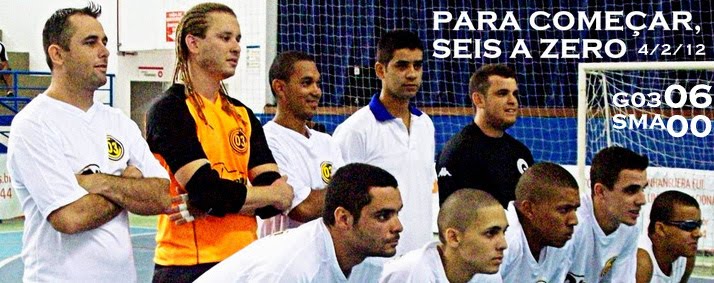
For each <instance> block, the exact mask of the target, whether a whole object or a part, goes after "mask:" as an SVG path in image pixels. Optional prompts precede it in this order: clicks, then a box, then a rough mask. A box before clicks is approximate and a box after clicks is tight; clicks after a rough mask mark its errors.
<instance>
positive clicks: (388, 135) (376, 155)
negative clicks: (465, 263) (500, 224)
mask: <svg viewBox="0 0 714 283" xmlns="http://www.w3.org/2000/svg"><path fill="white" fill-rule="evenodd" d="M378 97H379V94H377V95H375V96H374V97H373V98H372V101H371V102H370V104H369V105H368V106H366V107H363V108H362V109H360V110H358V111H357V112H355V113H354V114H352V116H350V117H349V118H347V120H345V121H344V122H343V123H342V124H340V125H339V126H338V127H337V129H336V130H335V133H334V134H333V135H332V136H333V137H334V139H335V141H336V142H337V144H339V145H340V149H341V150H342V157H343V159H344V160H345V163H353V162H361V163H367V164H370V165H374V166H377V167H380V168H382V169H384V170H387V172H389V173H391V174H392V175H394V177H395V178H396V179H397V182H398V183H399V192H400V193H401V196H402V203H403V205H404V207H403V208H402V210H401V211H400V212H399V220H400V221H401V222H402V225H403V226H404V232H402V233H401V238H400V240H399V245H398V246H397V255H401V254H404V253H406V252H409V251H412V250H415V249H418V248H421V247H422V246H424V245H425V244H427V243H429V242H431V241H432V239H433V232H432V230H431V224H432V222H433V220H432V207H431V206H432V193H431V191H432V189H433V187H434V182H435V181H436V171H435V169H434V151H435V142H434V124H433V123H432V121H431V118H429V116H428V115H426V113H422V112H421V111H419V110H417V109H416V108H415V107H410V112H411V126H410V129H409V131H407V128H406V126H405V124H404V122H403V121H402V119H400V118H394V117H393V116H392V115H391V114H389V112H388V111H387V110H386V108H384V105H382V103H381V102H379V98H378Z"/></svg>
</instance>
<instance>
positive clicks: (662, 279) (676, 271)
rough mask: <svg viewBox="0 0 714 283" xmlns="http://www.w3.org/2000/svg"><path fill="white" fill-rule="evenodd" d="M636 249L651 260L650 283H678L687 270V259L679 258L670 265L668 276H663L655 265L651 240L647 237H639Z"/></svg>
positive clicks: (657, 265)
mask: <svg viewBox="0 0 714 283" xmlns="http://www.w3.org/2000/svg"><path fill="white" fill-rule="evenodd" d="M638 247H639V248H640V249H643V250H645V251H646V252H647V254H648V255H649V256H650V260H652V279H651V280H650V282H651V283H679V282H680V281H681V280H682V276H684V271H685V270H686V269H687V258H686V257H682V256H680V257H679V258H677V260H675V261H674V262H673V263H672V272H671V273H670V275H669V276H667V275H666V274H664V272H662V270H661V269H660V268H659V264H657V259H656V258H655V256H654V252H652V240H650V237H649V236H647V235H643V236H642V237H640V240H639V243H638Z"/></svg>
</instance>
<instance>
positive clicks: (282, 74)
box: [268, 50, 315, 96]
mask: <svg viewBox="0 0 714 283" xmlns="http://www.w3.org/2000/svg"><path fill="white" fill-rule="evenodd" d="M300 61H310V62H315V59H314V58H312V56H310V55H307V53H305V52H302V51H294V50H291V51H285V52H282V53H280V54H278V55H277V56H275V59H273V63H272V64H271V65H270V71H268V84H269V85H271V87H270V91H271V92H273V96H275V90H274V89H273V87H272V84H273V80H275V79H278V80H282V81H286V82H287V81H288V80H290V74H292V73H293V71H294V70H295V63H297V62H300Z"/></svg>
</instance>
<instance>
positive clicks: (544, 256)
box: [499, 201, 573, 282]
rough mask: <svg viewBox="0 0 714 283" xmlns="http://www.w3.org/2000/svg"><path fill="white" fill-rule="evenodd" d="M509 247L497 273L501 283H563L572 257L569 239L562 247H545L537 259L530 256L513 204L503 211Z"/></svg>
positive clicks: (571, 243)
mask: <svg viewBox="0 0 714 283" xmlns="http://www.w3.org/2000/svg"><path fill="white" fill-rule="evenodd" d="M506 217H507V219H508V224H509V227H508V230H506V241H507V242H508V248H507V249H506V250H505V252H504V255H503V263H502V264H501V268H500V271H499V273H500V274H501V276H502V277H503V281H504V282H564V281H565V276H566V275H567V274H568V269H569V268H570V264H571V258H572V252H573V250H572V247H573V241H572V239H571V240H569V241H568V242H566V243H565V246H563V247H562V248H556V247H550V246H548V247H545V248H543V249H542V250H541V251H540V256H539V258H538V260H537V261H536V259H535V258H534V257H533V254H532V253H531V250H530V248H529V247H528V240H527V239H526V234H525V232H523V226H521V223H520V221H519V219H518V214H517V213H516V208H515V206H514V205H513V201H511V202H510V203H509V204H508V210H507V211H506Z"/></svg>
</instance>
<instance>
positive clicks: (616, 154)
mask: <svg viewBox="0 0 714 283" xmlns="http://www.w3.org/2000/svg"><path fill="white" fill-rule="evenodd" d="M649 163H650V161H649V159H648V158H647V156H645V155H639V154H637V153H635V152H634V151H632V150H629V149H627V148H624V147H620V146H611V147H608V148H605V149H602V150H600V151H599V152H598V153H597V154H595V157H593V162H592V166H590V189H591V192H592V191H594V189H595V184H597V183H600V184H603V185H605V186H606V187H607V189H608V190H612V189H613V187H614V186H615V182H617V178H618V177H619V175H620V172H621V171H622V170H640V171H644V170H645V169H647V166H649Z"/></svg>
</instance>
